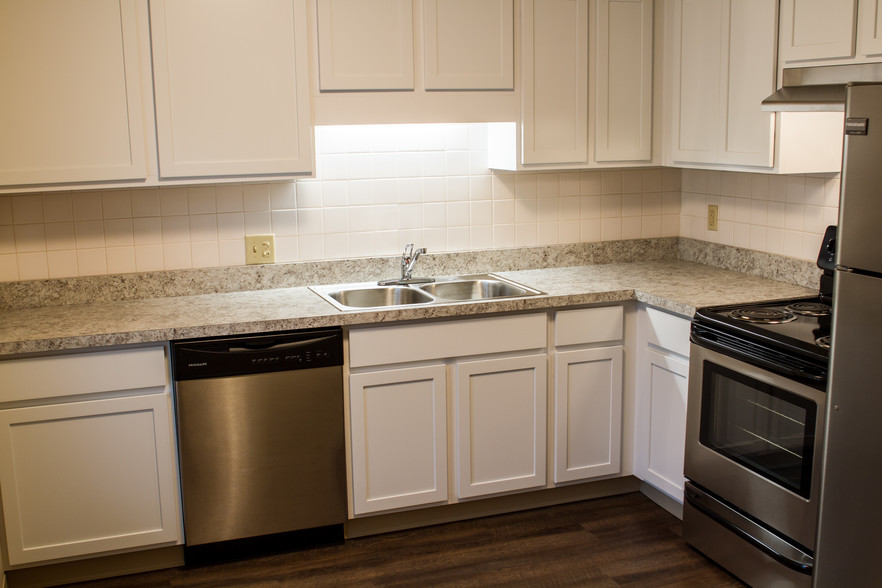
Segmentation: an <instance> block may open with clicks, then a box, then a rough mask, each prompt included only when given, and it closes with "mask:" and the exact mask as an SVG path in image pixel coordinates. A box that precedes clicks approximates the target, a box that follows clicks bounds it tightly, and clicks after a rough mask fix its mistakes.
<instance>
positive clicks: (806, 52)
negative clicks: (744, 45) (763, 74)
mask: <svg viewBox="0 0 882 588" xmlns="http://www.w3.org/2000/svg"><path fill="white" fill-rule="evenodd" d="M780 54H781V63H780V65H781V66H783V67H805V66H814V65H833V64H842V63H872V62H879V61H882V0H781V49H780Z"/></svg>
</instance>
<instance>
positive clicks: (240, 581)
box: [76, 493, 743, 588]
mask: <svg viewBox="0 0 882 588" xmlns="http://www.w3.org/2000/svg"><path fill="white" fill-rule="evenodd" d="M680 531H681V522H680V521H679V520H678V519H677V518H676V517H674V516H672V515H670V514H669V513H668V512H666V511H665V510H663V509H662V508H660V507H659V506H657V505H656V504H655V503H653V502H651V501H650V500H649V499H647V498H646V497H645V496H643V495H642V494H639V493H633V494H626V495H622V496H615V497H611V498H601V499H596V500H587V501H584V502H576V503H572V504H565V505H561V506H553V507H547V508H541V509H536V510H530V511H525V512H519V513H513V514H507V515H499V516H494V517H487V518H482V519H476V520H470V521H463V522H459V523H450V524H445V525H437V526H434V527H425V528H421V529H414V530H410V531H400V532H396V533H388V534H385V535H377V536H373V537H365V538H359V539H351V540H349V541H346V542H345V543H338V544H332V545H326V546H322V547H312V548H306V549H302V550H298V551H292V552H288V553H284V554H278V555H269V556H262V557H254V558H251V559H245V560H241V561H232V562H225V563H217V564H212V565H203V566H191V567H184V568H175V569H170V570H162V571H158V572H150V573H145V574H137V575H131V576H125V577H121V578H114V579H109V580H100V581H95V582H89V583H83V584H77V585H76V586H79V587H80V588H87V587H88V588H116V587H126V588H139V587H150V588H154V587H161V586H167V587H175V588H176V587H194V588H195V587H214V586H223V587H248V588H269V587H286V586H298V587H299V586H599V587H605V586H609V587H613V586H640V587H650V586H695V587H702V588H708V587H716V586H743V584H741V583H740V582H739V581H738V580H736V579H735V578H733V577H732V576H730V575H728V574H727V573H726V572H725V571H723V570H722V569H721V568H719V567H717V566H716V565H715V564H713V563H712V562H710V561H709V560H707V559H706V558H704V557H703V556H702V555H701V554H699V553H698V552H696V551H694V550H693V549H692V548H690V547H689V546H688V545H686V543H684V541H683V539H682V537H681V534H680Z"/></svg>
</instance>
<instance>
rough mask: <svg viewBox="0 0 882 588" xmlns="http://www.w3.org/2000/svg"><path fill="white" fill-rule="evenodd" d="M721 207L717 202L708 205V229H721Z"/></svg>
mask: <svg viewBox="0 0 882 588" xmlns="http://www.w3.org/2000/svg"><path fill="white" fill-rule="evenodd" d="M719 221H720V208H719V206H717V205H716V204H708V205H707V230H708V231H718V230H720V226H719V225H720V222H719Z"/></svg>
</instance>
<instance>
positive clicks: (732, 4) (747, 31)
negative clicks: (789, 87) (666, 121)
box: [669, 0, 776, 167]
mask: <svg viewBox="0 0 882 588" xmlns="http://www.w3.org/2000/svg"><path fill="white" fill-rule="evenodd" d="M775 8H776V4H775V0H737V1H732V0H675V1H674V2H673V3H672V4H671V5H670V9H671V13H670V14H669V18H670V20H669V30H670V33H671V38H670V48H671V52H670V60H671V61H670V70H671V78H670V81H669V83H670V89H671V90H670V91H671V118H670V141H671V143H670V147H671V152H670V158H671V160H672V161H673V162H688V163H703V164H726V165H750V166H759V167H771V166H772V164H773V161H772V157H773V152H774V150H773V146H774V118H773V116H772V114H771V113H768V112H762V111H761V110H760V107H759V105H760V102H761V101H762V99H763V98H765V97H766V96H768V95H769V94H771V93H772V92H773V91H774V89H775V60H774V57H775V30H776V29H775V14H776V13H775Z"/></svg>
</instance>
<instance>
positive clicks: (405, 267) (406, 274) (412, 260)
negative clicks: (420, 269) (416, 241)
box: [401, 243, 426, 280]
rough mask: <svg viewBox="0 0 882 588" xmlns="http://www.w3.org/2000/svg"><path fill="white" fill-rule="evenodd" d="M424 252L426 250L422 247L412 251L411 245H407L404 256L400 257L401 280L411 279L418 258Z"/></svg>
mask: <svg viewBox="0 0 882 588" xmlns="http://www.w3.org/2000/svg"><path fill="white" fill-rule="evenodd" d="M425 252H426V248H425V247H422V248H420V249H416V250H414V248H413V243H408V244H407V248H405V250H404V255H402V256H401V279H402V280H412V279H413V277H412V276H411V274H413V268H414V266H415V265H416V262H417V260H418V259H419V258H420V255H422V254H423V253H425Z"/></svg>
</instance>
